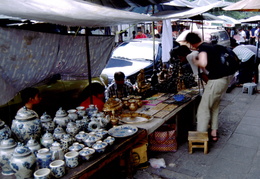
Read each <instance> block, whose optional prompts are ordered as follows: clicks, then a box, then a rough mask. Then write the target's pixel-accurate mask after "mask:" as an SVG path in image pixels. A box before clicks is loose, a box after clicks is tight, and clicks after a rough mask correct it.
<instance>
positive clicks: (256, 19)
mask: <svg viewBox="0 0 260 179" xmlns="http://www.w3.org/2000/svg"><path fill="white" fill-rule="evenodd" d="M240 22H242V23H258V22H260V15H257V16H253V17H249V18H248V19H244V20H240Z"/></svg>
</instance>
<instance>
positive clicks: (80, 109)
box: [76, 106, 86, 119]
mask: <svg viewBox="0 0 260 179" xmlns="http://www.w3.org/2000/svg"><path fill="white" fill-rule="evenodd" d="M76 109H77V114H78V115H79V117H80V118H81V119H82V118H83V116H85V115H86V110H85V107H84V106H78V107H76Z"/></svg>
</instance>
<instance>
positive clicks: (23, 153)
mask: <svg viewBox="0 0 260 179" xmlns="http://www.w3.org/2000/svg"><path fill="white" fill-rule="evenodd" d="M35 164H36V157H35V155H34V154H33V153H32V152H31V150H30V149H29V148H28V147H26V146H24V145H23V144H22V143H20V142H19V143H18V146H17V147H16V148H15V149H14V152H13V154H12V156H11V159H10V167H11V168H12V169H13V171H14V172H15V176H16V179H25V178H32V176H33V172H34V169H35Z"/></svg>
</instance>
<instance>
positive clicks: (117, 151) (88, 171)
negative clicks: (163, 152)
mask: <svg viewBox="0 0 260 179" xmlns="http://www.w3.org/2000/svg"><path fill="white" fill-rule="evenodd" d="M144 139H147V131H146V130H144V129H139V130H138V131H137V133H135V134H134V135H132V136H129V137H123V138H116V140H115V143H114V144H113V145H112V146H110V148H108V149H107V150H106V151H105V152H104V153H103V154H96V155H95V156H94V157H93V158H92V159H91V160H90V161H84V162H81V163H80V164H79V166H77V167H76V168H73V169H69V168H66V175H65V176H64V177H62V179H69V178H70V179H72V178H74V179H76V178H82V179H83V178H89V177H91V176H92V175H93V174H95V173H96V172H98V171H100V170H101V169H102V168H103V167H104V166H106V165H108V164H109V163H110V162H112V161H113V160H115V159H117V158H118V157H120V156H121V155H123V154H124V155H126V156H128V157H126V160H127V161H126V164H127V165H126V167H127V168H126V169H127V173H128V176H129V178H132V176H133V169H134V168H133V166H132V162H131V160H130V158H131V157H130V154H131V150H132V149H133V147H134V146H135V144H137V143H139V142H140V141H142V140H144ZM0 178H1V179H15V178H16V177H15V175H11V176H4V175H2V174H0Z"/></svg>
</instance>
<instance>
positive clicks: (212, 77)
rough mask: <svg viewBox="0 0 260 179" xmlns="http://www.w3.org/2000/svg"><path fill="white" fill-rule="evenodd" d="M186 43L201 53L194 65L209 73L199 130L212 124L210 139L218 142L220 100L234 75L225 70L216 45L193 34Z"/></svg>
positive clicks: (200, 113)
mask: <svg viewBox="0 0 260 179" xmlns="http://www.w3.org/2000/svg"><path fill="white" fill-rule="evenodd" d="M186 41H187V42H188V43H190V44H191V45H192V46H193V47H194V48H195V49H197V50H198V51H199V54H198V57H197V58H195V59H193V63H194V64H195V65H197V66H198V67H200V68H202V69H204V68H205V69H206V70H207V71H208V82H207V85H206V86H205V90H204V93H203V95H202V98H201V101H200V104H199V107H198V111H197V120H198V124H197V130H198V131H200V132H206V131H208V125H209V124H210V126H211V133H210V138H211V140H212V141H215V142H216V141H217V140H218V135H217V129H218V112H219V103H220V99H221V96H222V94H223V93H224V92H225V91H226V90H227V88H228V84H229V82H230V80H231V78H232V77H233V75H231V74H229V73H228V72H225V71H224V70H223V64H222V62H221V55H220V53H219V52H218V51H217V50H216V48H215V47H214V45H212V44H209V43H205V42H202V40H201V38H200V37H199V35H198V34H196V33H192V32H191V33H188V34H187V36H186Z"/></svg>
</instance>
